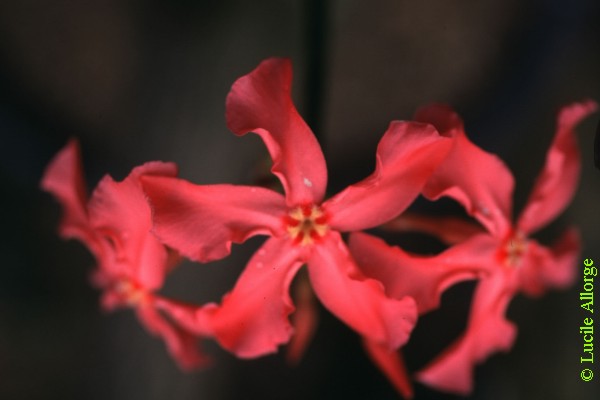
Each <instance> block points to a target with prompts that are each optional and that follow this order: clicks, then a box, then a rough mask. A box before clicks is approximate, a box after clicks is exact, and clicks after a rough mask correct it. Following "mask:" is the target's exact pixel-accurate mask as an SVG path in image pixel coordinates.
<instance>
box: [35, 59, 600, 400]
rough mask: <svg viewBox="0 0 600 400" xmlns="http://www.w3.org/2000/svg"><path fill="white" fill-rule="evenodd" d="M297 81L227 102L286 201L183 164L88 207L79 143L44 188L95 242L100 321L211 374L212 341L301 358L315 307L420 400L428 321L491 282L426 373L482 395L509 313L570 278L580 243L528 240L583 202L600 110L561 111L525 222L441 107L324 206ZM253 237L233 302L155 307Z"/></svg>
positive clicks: (113, 189)
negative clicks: (582, 184) (173, 285)
mask: <svg viewBox="0 0 600 400" xmlns="http://www.w3.org/2000/svg"><path fill="white" fill-rule="evenodd" d="M291 81H292V70H291V64H290V62H289V61H288V60H285V59H268V60H266V61H264V62H262V63H261V64H260V65H259V66H258V67H257V68H256V69H255V70H254V71H252V72H251V73H249V74H248V75H246V76H243V77H242V78H240V79H238V80H237V81H236V82H235V83H234V85H233V87H232V89H231V91H230V93H229V95H228V97H227V103H226V110H227V111H226V118H227V125H228V127H229V128H230V129H231V130H232V131H233V132H234V133H235V134H236V135H239V136H242V135H245V134H246V133H248V132H254V133H256V134H258V135H259V136H260V137H261V139H262V140H263V142H264V143H265V145H266V147H267V150H268V152H269V154H270V156H271V159H272V161H273V164H272V169H271V171H272V172H273V174H274V175H275V176H276V177H277V178H278V179H279V181H280V182H281V185H282V187H283V194H282V193H279V192H277V191H274V190H271V189H267V188H264V187H258V186H239V185H229V184H217V185H198V184H193V183H190V182H187V181H185V180H183V179H179V178H177V171H176V166H175V165H174V164H172V163H163V162H150V163H147V164H144V165H142V166H140V167H136V168H134V169H133V170H132V171H131V173H130V174H129V176H128V177H127V178H125V179H124V180H123V181H122V182H115V181H114V180H113V179H112V178H110V177H109V176H106V177H105V178H103V179H102V180H101V182H100V183H99V184H98V186H97V187H96V189H95V190H94V191H93V193H92V195H91V197H90V199H89V200H88V199H87V195H86V192H85V187H84V186H85V185H84V182H83V178H82V176H83V172H82V170H81V160H80V154H79V148H78V145H77V142H76V141H71V142H69V143H68V144H67V146H66V147H65V148H64V149H63V150H62V151H61V152H60V153H59V154H58V155H57V156H56V157H55V158H54V160H53V161H52V162H51V163H50V165H49V166H48V167H47V170H46V172H45V175H44V177H43V179H42V188H43V189H44V190H46V191H48V192H50V193H52V194H53V195H54V196H55V197H56V198H57V199H58V200H59V201H60V203H61V205H62V207H63V210H64V212H63V217H62V222H61V225H60V233H61V235H62V236H64V237H66V238H69V237H73V238H76V239H78V240H80V241H82V242H83V243H84V244H85V245H87V246H88V247H89V249H90V251H91V252H92V253H93V255H94V256H95V259H96V261H97V266H96V269H95V272H94V275H93V282H94V284H95V285H97V286H98V287H99V288H100V289H101V290H102V291H103V295H102V305H103V306H104V307H105V308H107V309H113V308H115V307H123V306H126V307H131V308H133V309H134V310H135V312H136V314H137V316H138V318H139V319H140V322H141V323H142V324H143V325H144V326H145V327H146V328H147V329H148V330H149V331H150V332H151V333H153V334H155V335H157V336H159V337H161V338H162V339H163V340H164V341H165V343H166V345H167V348H168V350H169V351H170V353H171V354H172V355H173V357H174V358H175V359H176V360H177V362H178V363H179V364H180V366H181V367H182V368H186V369H188V368H193V367H197V366H199V365H203V364H204V363H205V361H206V359H207V358H206V356H204V355H203V354H202V353H201V352H200V351H199V349H198V341H199V340H200V339H207V338H212V339H214V340H216V341H217V342H218V343H219V344H220V345H221V346H222V347H223V348H225V349H227V350H229V351H230V352H232V353H234V354H235V355H237V356H238V357H242V358H252V357H258V356H262V355H265V354H268V353H272V352H276V351H277V350H278V347H279V346H280V345H283V344H289V356H290V358H291V359H292V360H297V359H298V358H299V357H300V356H301V354H302V352H303V350H304V349H305V347H306V346H307V344H308V341H309V340H310V337H311V333H312V331H313V329H314V325H315V310H314V308H313V303H312V301H311V299H312V296H313V294H314V295H316V297H317V298H318V299H319V300H320V302H321V303H322V304H323V306H324V307H325V308H326V309H328V310H329V311H330V312H331V313H332V314H334V315H335V316H336V317H338V318H339V319H340V320H341V321H343V322H344V323H345V324H346V325H348V326H349V327H350V328H351V329H352V330H354V331H355V332H357V333H358V334H359V335H360V336H361V338H362V340H363V343H364V346H365V349H366V351H367V353H368V354H369V355H370V357H371V358H372V360H373V361H374V363H375V364H376V365H377V366H378V367H379V368H380V369H381V371H382V372H383V373H384V374H385V375H386V376H387V377H388V378H389V379H390V382H391V383H392V384H393V385H394V386H395V387H396V388H397V389H398V390H399V392H400V393H402V394H403V395H404V396H406V397H410V396H412V387H411V382H410V379H409V376H408V374H407V372H406V369H405V367H404V364H403V362H402V358H401V355H400V353H399V351H398V350H399V348H401V347H402V346H403V345H404V344H406V343H407V342H408V340H409V338H410V335H411V332H412V329H413V328H414V326H415V324H416V322H417V318H418V316H419V315H421V314H423V313H427V312H429V311H431V310H433V309H435V308H436V307H438V305H439V302H440V297H441V294H442V293H443V292H444V291H445V290H446V289H448V288H449V287H451V286H452V285H454V284H455V283H458V282H461V281H464V280H477V282H478V283H477V288H476V290H475V294H474V297H473V300H472V305H471V311H470V315H469V322H468V326H467V328H466V331H465V333H464V334H463V335H462V336H461V337H460V338H459V339H458V341H457V342H456V343H455V344H453V345H452V346H450V347H449V348H448V349H447V350H446V351H444V352H443V353H442V354H441V355H440V356H439V357H438V358H436V359H434V360H433V361H432V362H431V363H430V364H429V365H428V366H426V367H425V368H424V369H423V370H422V371H419V372H417V373H416V375H415V376H416V379H417V380H418V381H420V382H422V383H425V384H427V385H429V386H431V387H434V388H437V389H439V390H444V391H449V392H455V393H462V394H465V393H468V392H469V391H470V390H471V389H472V387H473V382H472V376H473V368H474V366H475V365H476V364H478V363H480V362H482V361H483V360H484V359H486V358H487V357H488V356H489V355H491V354H492V353H494V352H497V351H506V350H508V349H509V348H510V347H511V346H512V344H513V342H514V339H515V335H516V327H515V326H514V324H513V323H511V322H510V321H508V320H507V319H506V318H505V311H506V308H507V306H508V304H509V302H510V300H511V299H512V298H513V297H514V296H515V295H516V294H517V293H519V292H523V293H525V294H529V295H540V294H541V293H543V292H544V291H545V290H546V289H547V288H552V287H565V286H567V285H569V284H570V282H571V281H572V280H573V277H574V266H575V262H574V259H575V257H577V254H578V250H579V237H578V234H577V231H576V230H575V229H569V230H567V231H566V233H565V234H564V235H563V236H562V237H560V238H559V240H558V241H557V242H556V243H555V244H554V245H553V246H552V247H545V246H543V245H542V244H540V243H538V242H537V241H536V240H535V239H533V238H531V235H532V234H533V233H535V232H536V231H537V230H539V229H540V228H541V227H543V226H544V225H546V224H547V223H548V222H549V221H551V220H552V219H554V218H555V217H556V216H557V215H558V214H559V213H560V212H561V211H562V210H563V209H564V208H565V207H566V206H567V205H568V203H569V202H570V200H571V198H572V196H573V194H574V192H575V189H576V185H577V179H578V175H579V169H580V157H579V153H578V148H577V144H576V138H575V135H574V127H575V126H576V125H577V124H578V122H579V121H580V120H581V119H582V118H584V117H585V116H586V115H588V114H589V113H591V112H593V111H594V110H595V109H596V105H595V103H593V102H592V101H586V102H582V103H576V104H573V105H570V106H568V107H565V108H563V109H562V111H561V112H560V114H559V117H558V128H557V131H556V134H555V136H554V140H553V142H552V144H551V146H550V149H549V151H548V154H547V158H546V163H545V166H544V168H543V170H542V173H541V175H540V176H539V178H538V180H537V182H536V184H535V186H534V188H533V190H532V193H531V196H530V199H529V202H528V203H527V205H526V206H525V208H524V210H523V211H522V212H521V214H520V216H519V217H518V218H517V219H516V222H514V223H513V222H512V215H511V208H512V207H511V196H512V191H513V186H514V180H513V177H512V175H511V173H510V171H509V170H508V168H507V167H506V166H505V164H504V163H503V162H502V161H501V160H500V159H499V158H498V157H496V156H494V155H492V154H490V153H487V152H485V151H483V150H482V149H480V148H479V147H477V146H476V145H475V144H473V143H472V142H471V141H469V139H468V138H467V136H466V134H465V132H464V129H463V125H462V121H461V120H460V118H459V117H458V115H457V114H456V113H454V112H453V111H452V110H451V109H450V108H448V107H447V106H443V105H432V106H428V107H425V108H423V109H421V110H419V111H418V112H417V114H416V115H415V118H414V121H394V122H392V123H391V124H390V125H389V128H388V129H387V131H386V132H385V133H384V134H383V136H382V138H381V140H380V142H379V145H378V147H377V151H376V155H375V157H376V166H375V170H374V172H373V173H372V174H371V175H370V176H369V177H367V178H366V179H364V180H362V181H360V182H358V183H355V184H353V185H350V186H348V187H347V188H346V189H344V190H342V191H341V192H339V193H337V194H335V195H333V196H331V197H329V198H325V197H326V195H325V194H326V186H327V168H326V164H325V159H324V156H323V153H322V151H321V148H320V146H319V143H318V142H317V140H316V138H315V136H314V135H313V134H312V132H311V130H310V128H309V127H308V126H307V125H306V123H305V122H304V120H303V119H302V118H301V117H300V115H299V114H298V112H297V111H296V108H295V106H294V104H293V102H292V99H291ZM419 195H422V196H424V197H425V198H427V199H430V200H436V199H438V198H441V197H445V196H446V197H450V198H452V199H454V200H456V201H457V202H458V203H460V204H461V205H462V206H464V208H465V210H466V212H467V214H469V215H470V216H472V217H473V218H474V219H473V221H471V222H468V221H463V220H457V219H453V218H448V217H444V218H432V217H426V216H416V215H409V214H403V213H404V211H405V210H406V209H407V208H408V207H409V206H410V205H411V203H412V202H413V201H414V200H415V199H416V198H417V197H418V196H419ZM375 227H381V228H383V229H395V230H403V231H421V232H426V233H429V234H432V235H435V236H437V237H438V238H439V239H440V240H442V241H443V242H445V243H447V244H448V248H447V249H446V250H445V251H443V252H442V253H440V254H438V255H435V256H424V255H417V254H410V253H408V252H406V251H404V250H402V249H401V248H399V247H392V246H390V245H388V244H386V242H385V241H383V240H382V239H380V238H377V237H375V236H373V235H371V234H367V233H365V232H364V231H365V230H367V229H370V228H375ZM344 232H348V233H349V234H348V235H347V236H344V237H343V236H342V233H344ZM255 235H266V236H268V238H267V239H266V241H265V242H264V243H263V244H262V246H261V247H260V248H259V249H258V250H257V251H256V253H255V254H254V255H253V256H252V257H251V259H250V260H249V261H248V263H247V265H246V267H245V269H244V270H243V272H242V273H241V275H240V276H239V278H238V280H237V282H236V284H235V286H234V287H233V288H232V289H231V291H229V292H228V293H226V294H225V295H224V296H223V298H222V300H221V302H220V303H219V304H214V303H210V304H204V305H191V304H184V303H182V302H179V301H176V300H174V299H170V298H165V297H164V296H162V295H160V294H159V291H160V289H161V287H162V285H163V283H164V280H165V278H166V276H167V274H169V273H171V272H173V270H174V268H175V267H176V265H177V263H178V261H180V260H181V259H182V258H183V257H185V258H187V259H190V260H193V261H197V262H199V263H207V262H211V261H214V260H219V259H222V258H224V257H227V256H228V255H229V254H230V252H231V247H232V243H242V242H244V241H246V240H247V239H248V238H250V237H252V236H255ZM345 237H347V240H345V239H344V238H345ZM304 265H306V267H307V272H308V274H307V276H308V280H299V281H295V282H298V284H299V285H300V286H301V288H300V289H301V290H299V293H300V296H298V298H297V299H296V307H297V308H296V307H295V305H294V303H293V301H292V299H291V297H290V294H289V291H290V285H291V284H292V280H293V278H294V276H295V275H296V274H297V273H298V271H299V270H300V268H301V267H302V266H304ZM308 281H310V283H308ZM292 313H294V319H293V321H294V323H293V324H292V323H291V322H290V315H291V314H292Z"/></svg>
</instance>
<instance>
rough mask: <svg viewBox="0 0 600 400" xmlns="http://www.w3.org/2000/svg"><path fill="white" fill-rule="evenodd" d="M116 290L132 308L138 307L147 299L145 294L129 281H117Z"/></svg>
mask: <svg viewBox="0 0 600 400" xmlns="http://www.w3.org/2000/svg"><path fill="white" fill-rule="evenodd" d="M114 290H115V292H116V293H117V294H118V295H119V296H120V297H121V299H122V300H123V301H124V302H125V303H127V305H129V306H131V307H134V306H137V305H138V304H139V303H140V302H141V301H142V300H143V299H144V297H145V292H144V291H143V290H142V289H141V288H140V287H139V286H138V285H137V284H135V283H134V282H132V281H131V280H129V279H120V280H119V281H117V282H116V283H115V285H114Z"/></svg>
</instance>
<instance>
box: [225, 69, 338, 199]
mask: <svg viewBox="0 0 600 400" xmlns="http://www.w3.org/2000/svg"><path fill="white" fill-rule="evenodd" d="M291 85H292V66H291V63H290V61H289V60H288V59H279V58H270V59H268V60H265V61H263V62H262V63H261V64H260V65H259V66H258V67H257V68H256V69H255V70H254V71H252V72H251V73H249V74H248V75H245V76H243V77H241V78H240V79H238V80H237V81H236V82H235V83H234V84H233V86H232V88H231V91H230V92H229V95H228V96H227V101H226V110H227V111H226V117H227V126H228V127H229V129H231V130H232V131H233V132H234V133H235V134H237V135H244V134H246V133H247V132H255V133H257V134H258V135H260V136H261V138H262V139H263V141H264V142H265V145H266V146H267V149H268V150H269V153H270V154H271V158H272V159H273V167H272V169H271V171H272V172H273V173H274V174H275V175H277V177H278V178H279V179H280V180H281V183H282V184H283V187H284V189H285V192H286V200H287V205H288V206H290V207H291V206H295V205H298V204H304V203H319V202H320V201H321V200H322V199H323V196H324V195H325V188H326V186H327V168H326V165H325V158H324V157H323V152H322V151H321V147H320V146H319V143H318V141H317V139H316V138H315V136H314V135H313V133H312V131H311V130H310V128H309V127H308V126H307V125H306V123H305V122H304V120H303V119H302V117H300V115H299V114H298V112H297V111H296V107H294V104H293V102H292V98H291Z"/></svg>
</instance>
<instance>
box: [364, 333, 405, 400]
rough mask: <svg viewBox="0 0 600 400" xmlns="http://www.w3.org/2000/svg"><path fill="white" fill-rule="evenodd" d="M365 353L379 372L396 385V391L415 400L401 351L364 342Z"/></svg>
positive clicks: (368, 341)
mask: <svg viewBox="0 0 600 400" xmlns="http://www.w3.org/2000/svg"><path fill="white" fill-rule="evenodd" d="M363 346H364V348H365V351H366V352H367V354H368V355H369V358H370V359H371V361H373V363H374V364H375V365H376V366H377V368H379V370H380V371H381V372H382V373H383V374H384V375H385V376H386V377H387V378H388V380H389V381H390V383H391V384H392V385H394V387H395V388H396V390H397V391H398V392H399V393H400V394H401V395H402V396H403V397H404V398H407V399H412V398H413V388H412V384H411V383H410V378H409V377H408V372H407V371H406V366H405V365H404V360H403V359H402V356H401V355H400V352H399V351H397V350H396V351H394V350H392V351H390V350H389V349H388V348H387V347H385V346H382V345H380V344H378V343H375V342H372V341H370V340H363Z"/></svg>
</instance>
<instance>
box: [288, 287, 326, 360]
mask: <svg viewBox="0 0 600 400" xmlns="http://www.w3.org/2000/svg"><path fill="white" fill-rule="evenodd" d="M301 278H303V279H301V280H300V281H299V282H298V285H297V287H296V290H295V291H296V296H295V303H296V311H294V314H293V315H292V324H293V325H294V335H293V336H292V339H291V340H290V343H289V344H288V346H287V349H286V360H287V362H288V363H289V364H292V365H295V364H298V363H299V362H300V360H301V359H302V357H303V356H304V353H305V352H306V348H307V347H308V345H309V344H310V341H311V340H312V338H313V336H314V334H315V331H316V329H317V323H318V320H319V314H318V311H317V306H316V304H315V295H314V293H313V291H312V289H311V287H310V282H309V281H308V279H305V278H307V277H306V276H302V277H301Z"/></svg>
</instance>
